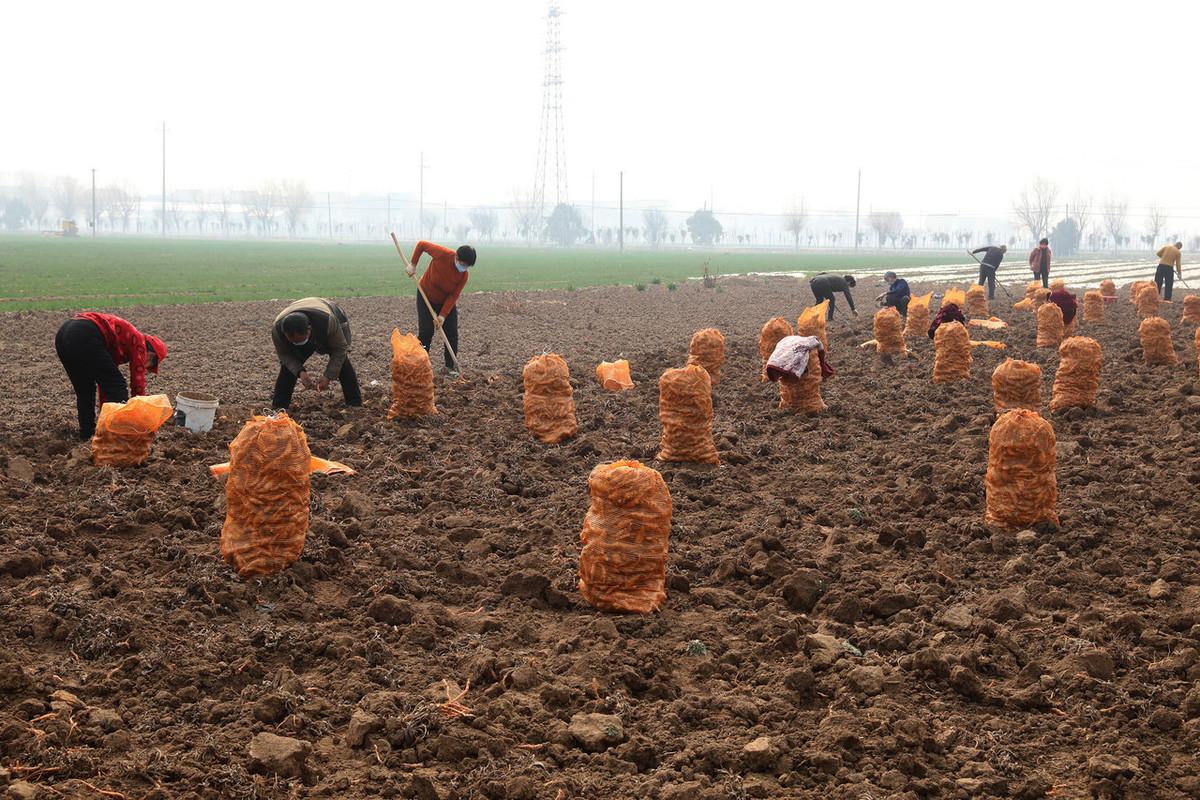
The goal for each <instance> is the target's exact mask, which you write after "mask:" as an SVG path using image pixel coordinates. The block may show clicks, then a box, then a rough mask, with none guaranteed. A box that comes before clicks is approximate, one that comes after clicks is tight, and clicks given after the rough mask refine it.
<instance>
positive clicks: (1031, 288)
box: [1025, 281, 1042, 300]
mask: <svg viewBox="0 0 1200 800" xmlns="http://www.w3.org/2000/svg"><path fill="white" fill-rule="evenodd" d="M1041 288H1042V284H1041V282H1039V281H1030V282H1029V283H1027V284H1025V299H1026V300H1033V298H1034V295H1036V294H1037V292H1038V289H1041Z"/></svg>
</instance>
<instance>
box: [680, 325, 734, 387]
mask: <svg viewBox="0 0 1200 800" xmlns="http://www.w3.org/2000/svg"><path fill="white" fill-rule="evenodd" d="M687 363H688V364H695V365H697V366H700V367H704V369H705V370H707V371H708V377H710V378H712V384H713V386H716V385H717V384H718V383H720V382H721V365H722V364H724V363H725V337H724V335H722V333H721V332H720V331H719V330H717V329H716V328H705V329H704V330H702V331H696V332H695V333H694V334H692V343H691V345H689V346H688V360H687Z"/></svg>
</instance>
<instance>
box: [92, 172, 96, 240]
mask: <svg viewBox="0 0 1200 800" xmlns="http://www.w3.org/2000/svg"><path fill="white" fill-rule="evenodd" d="M92 238H93V239H95V238H96V168H95V167H92Z"/></svg>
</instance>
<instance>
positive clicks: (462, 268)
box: [454, 259, 470, 272]
mask: <svg viewBox="0 0 1200 800" xmlns="http://www.w3.org/2000/svg"><path fill="white" fill-rule="evenodd" d="M454 268H455V269H456V270H458V271H459V272H466V271H467V270H469V269H470V267H468V266H467V265H466V264H464V263H462V262H461V261H459V260H457V259H455V261H454Z"/></svg>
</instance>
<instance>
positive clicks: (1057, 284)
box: [1050, 278, 1067, 292]
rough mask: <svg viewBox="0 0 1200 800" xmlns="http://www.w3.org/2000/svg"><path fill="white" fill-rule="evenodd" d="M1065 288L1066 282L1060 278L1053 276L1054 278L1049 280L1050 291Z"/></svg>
mask: <svg viewBox="0 0 1200 800" xmlns="http://www.w3.org/2000/svg"><path fill="white" fill-rule="evenodd" d="M1065 288H1067V282H1066V281H1064V280H1063V279H1062V278H1055V279H1054V280H1052V281H1050V291H1052V292H1057V291H1058V290H1059V289H1065Z"/></svg>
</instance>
